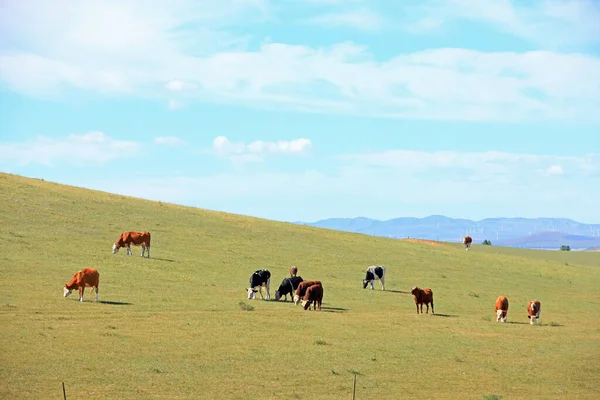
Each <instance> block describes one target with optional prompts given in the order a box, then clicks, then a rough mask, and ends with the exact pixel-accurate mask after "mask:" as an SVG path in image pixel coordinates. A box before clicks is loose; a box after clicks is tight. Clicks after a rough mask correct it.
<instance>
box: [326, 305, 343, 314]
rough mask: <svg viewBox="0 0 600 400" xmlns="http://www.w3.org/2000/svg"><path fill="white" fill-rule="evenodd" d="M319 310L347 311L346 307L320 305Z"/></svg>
mask: <svg viewBox="0 0 600 400" xmlns="http://www.w3.org/2000/svg"><path fill="white" fill-rule="evenodd" d="M321 311H323V312H331V313H344V312H348V309H347V308H342V307H324V306H323V307H321Z"/></svg>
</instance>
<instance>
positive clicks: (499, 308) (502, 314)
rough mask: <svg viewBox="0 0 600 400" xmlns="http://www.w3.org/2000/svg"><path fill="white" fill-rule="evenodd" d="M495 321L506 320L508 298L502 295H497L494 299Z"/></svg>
mask: <svg viewBox="0 0 600 400" xmlns="http://www.w3.org/2000/svg"><path fill="white" fill-rule="evenodd" d="M494 311H495V312H496V322H506V315H507V314H508V299H507V298H506V297H504V296H498V298H497V299H496V308H494Z"/></svg>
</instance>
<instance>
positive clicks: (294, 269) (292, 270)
mask: <svg viewBox="0 0 600 400" xmlns="http://www.w3.org/2000/svg"><path fill="white" fill-rule="evenodd" d="M296 275H298V267H296V266H295V265H292V266H291V267H290V277H291V278H293V277H295V276H296Z"/></svg>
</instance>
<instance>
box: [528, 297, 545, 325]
mask: <svg viewBox="0 0 600 400" xmlns="http://www.w3.org/2000/svg"><path fill="white" fill-rule="evenodd" d="M540 311H542V305H541V304H540V302H539V301H537V300H532V301H530V302H529V304H528V305H527V318H529V323H530V324H531V325H533V322H534V320H535V321H537V322H540Z"/></svg>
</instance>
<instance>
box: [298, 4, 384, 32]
mask: <svg viewBox="0 0 600 400" xmlns="http://www.w3.org/2000/svg"><path fill="white" fill-rule="evenodd" d="M305 22H308V23H310V24H314V25H318V26H320V27H321V28H340V27H349V28H356V29H360V30H365V31H375V30H379V29H381V28H382V27H383V26H384V25H385V24H386V20H385V18H384V17H383V16H382V15H380V14H379V13H376V12H373V11H370V10H368V9H364V8H363V9H358V10H354V11H339V12H334V13H328V14H323V15H318V16H316V17H312V18H309V19H307V20H306V21H305Z"/></svg>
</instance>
